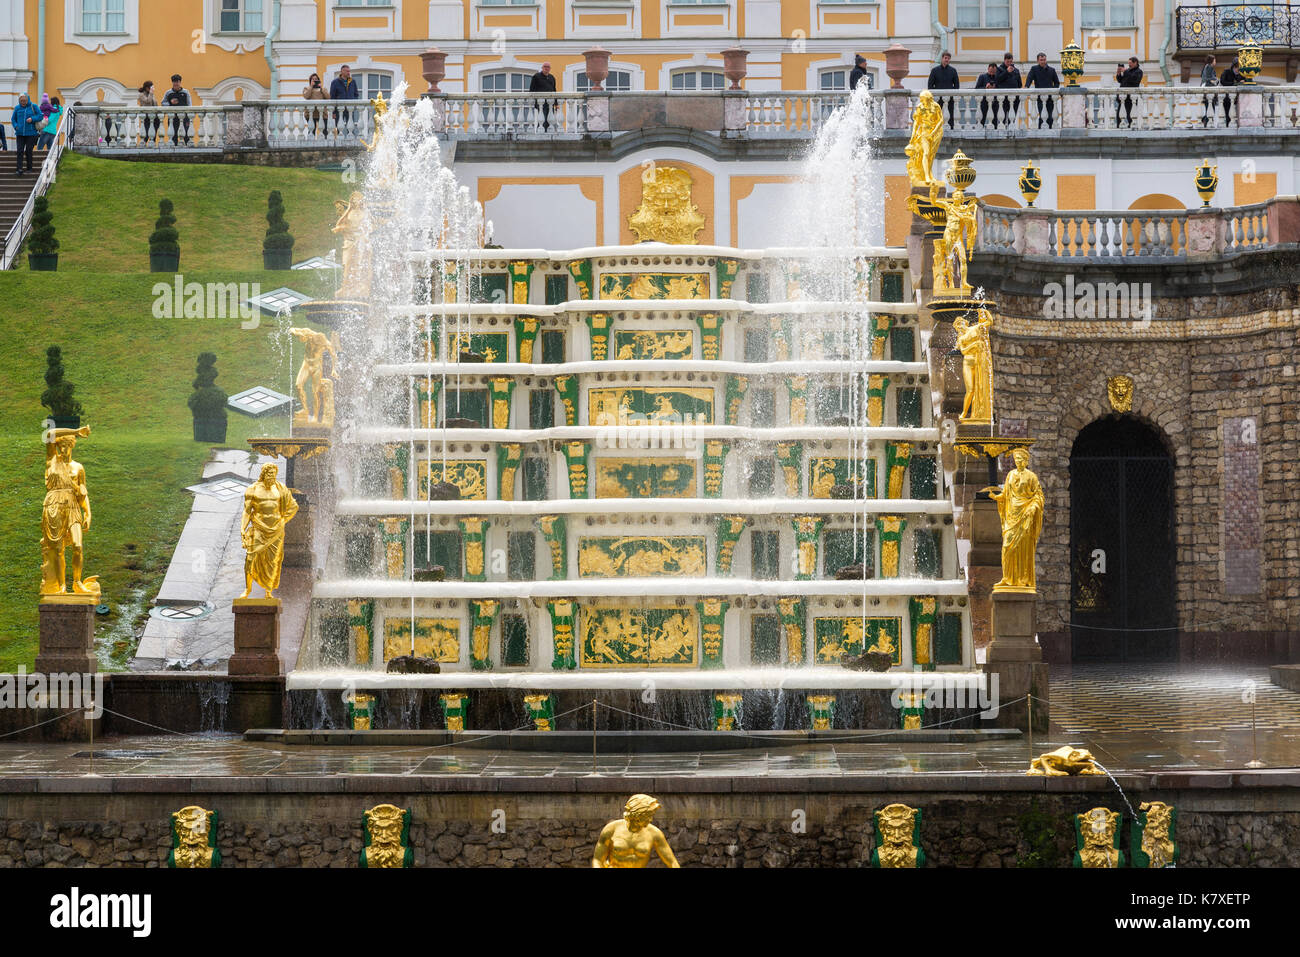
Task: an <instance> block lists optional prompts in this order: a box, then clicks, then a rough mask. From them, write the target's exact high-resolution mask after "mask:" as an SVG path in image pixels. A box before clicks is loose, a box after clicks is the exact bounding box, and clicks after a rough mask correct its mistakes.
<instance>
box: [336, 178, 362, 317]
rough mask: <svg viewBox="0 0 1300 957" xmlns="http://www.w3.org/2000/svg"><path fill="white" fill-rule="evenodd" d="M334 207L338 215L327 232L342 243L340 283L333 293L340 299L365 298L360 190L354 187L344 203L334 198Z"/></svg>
mask: <svg viewBox="0 0 1300 957" xmlns="http://www.w3.org/2000/svg"><path fill="white" fill-rule="evenodd" d="M334 208H335V209H337V210H338V213H339V218H338V222H336V223H335V224H334V225H333V226H332V227H331V229H330V232H332V233H334V234H336V235H338V236H341V237H342V242H343V248H342V250H341V251H340V254H339V263H340V265H342V267H343V284H342V285H341V286H339V290H338V292H337V293H336V295H337V296H338V297H339V298H340V299H366V298H368V297H369V295H370V274H369V273H370V257H369V256H368V255H366V254H365V253H364V252H362V250H360V249H359V248H358V241H359V240H360V238H361V229H362V227H363V225H364V220H365V200H364V198H363V197H362V195H361V192H360V191H359V190H353V191H352V195H351V196H349V197H348V199H347V201H346V202H345V201H343V200H341V199H336V200H335V201H334Z"/></svg>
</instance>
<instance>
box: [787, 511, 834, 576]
mask: <svg viewBox="0 0 1300 957" xmlns="http://www.w3.org/2000/svg"><path fill="white" fill-rule="evenodd" d="M790 524H791V525H793V526H794V543H795V549H796V553H797V555H798V557H799V564H798V566H797V569H796V571H795V575H794V577H795V580H796V581H811V580H812V579H813V578H814V577H815V576H816V575H817V543H818V542H819V541H820V540H821V534H822V526H823V525H825V524H826V520H825V519H824V518H822V517H821V516H820V515H801V516H799V517H798V518H792V519H791V520H790Z"/></svg>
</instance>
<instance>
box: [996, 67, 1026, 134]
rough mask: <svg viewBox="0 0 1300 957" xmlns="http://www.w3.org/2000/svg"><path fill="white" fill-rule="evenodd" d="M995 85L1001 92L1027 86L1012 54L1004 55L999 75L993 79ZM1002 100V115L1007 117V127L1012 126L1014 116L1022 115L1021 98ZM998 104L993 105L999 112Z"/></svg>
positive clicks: (1004, 98)
mask: <svg viewBox="0 0 1300 957" xmlns="http://www.w3.org/2000/svg"><path fill="white" fill-rule="evenodd" d="M993 85H994V86H995V87H997V88H998V89H999V90H1018V89H1020V88H1021V87H1022V86H1024V85H1025V84H1024V83H1023V81H1022V80H1021V79H1020V71H1019V70H1018V69H1016V61H1015V57H1013V56H1012V55H1011V54H1010V53H1004V54H1003V55H1002V65H1001V66H1000V67H998V75H997V76H996V77H994V79H993ZM1000 99H1001V100H1002V113H1003V115H1004V116H1005V117H1006V123H1007V126H1011V125H1012V123H1013V122H1014V120H1012V118H1011V117H1012V114H1015V115H1016V116H1019V115H1020V97H1018V96H1017V97H1016V98H1015V100H1014V101H1013V100H1012V98H1011V97H1009V96H1008V97H1000ZM997 108H998V106H997V103H994V104H993V109H994V111H995V112H996V111H997Z"/></svg>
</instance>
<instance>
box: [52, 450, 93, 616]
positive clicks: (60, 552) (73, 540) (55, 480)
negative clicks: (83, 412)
mask: <svg viewBox="0 0 1300 957" xmlns="http://www.w3.org/2000/svg"><path fill="white" fill-rule="evenodd" d="M89 436H90V426H88V425H83V426H82V427H81V428H79V429H57V428H55V429H47V430H46V431H45V501H44V503H43V504H42V506H41V595H42V596H47V595H66V594H68V584H67V574H68V571H67V564H66V558H65V551H66V550H67V549H69V548H71V549H72V594H73V595H81V596H84V598H83V599H82V600H84V601H86V602H90V603H97V602H98V601H99V596H100V588H99V576H98V575H91V576H89V577H88V578H82V576H81V572H82V567H81V563H82V553H83V542H82V537H83V533H84V532H86V531H89V530H90V493H89V492H88V491H87V490H86V470H85V468H84V467H82V464H81V463H80V462H78V461H76V460H75V459H73V457H72V451H73V449H74V448H75V447H76V444H77V439H79V438H82V439H84V438H87V437H89Z"/></svg>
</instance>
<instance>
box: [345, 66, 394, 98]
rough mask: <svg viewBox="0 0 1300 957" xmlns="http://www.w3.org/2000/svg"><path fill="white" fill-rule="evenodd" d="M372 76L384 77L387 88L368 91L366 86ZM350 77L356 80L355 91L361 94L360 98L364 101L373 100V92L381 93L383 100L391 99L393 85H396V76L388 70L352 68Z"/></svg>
mask: <svg viewBox="0 0 1300 957" xmlns="http://www.w3.org/2000/svg"><path fill="white" fill-rule="evenodd" d="M372 77H376V78H380V79H386V80H387V81H388V89H386V90H385V89H382V87H381V88H380V89H378V90H376V91H375V92H374V93H371V92H369V90H368V89H367V88H368V87H369V85H370V79H371V78H372ZM352 79H354V80H356V81H357V93H359V94H360V95H361V99H362V100H366V101H370V100H373V99H374V98H375V93H383V94H384V99H385V100H391V99H392V98H393V87H395V86H396V85H397V77H396V76H395V75H394V74H392V73H390V72H389V71H388V70H353V71H352Z"/></svg>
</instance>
